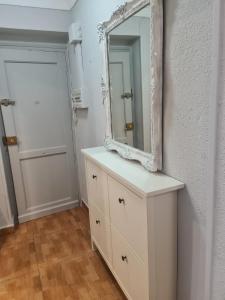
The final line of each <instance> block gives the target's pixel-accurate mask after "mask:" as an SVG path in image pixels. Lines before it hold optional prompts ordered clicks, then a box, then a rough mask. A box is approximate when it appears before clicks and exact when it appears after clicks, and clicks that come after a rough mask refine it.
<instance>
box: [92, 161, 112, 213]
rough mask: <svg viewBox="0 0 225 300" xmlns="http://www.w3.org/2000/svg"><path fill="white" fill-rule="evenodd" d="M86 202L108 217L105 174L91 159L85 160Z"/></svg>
mask: <svg viewBox="0 0 225 300" xmlns="http://www.w3.org/2000/svg"><path fill="white" fill-rule="evenodd" d="M86 173H87V187H88V202H89V204H91V205H94V206H96V207H97V208H98V209H99V210H100V211H101V212H102V213H103V215H104V216H105V217H106V218H109V201H108V188H107V174H106V173H105V172H104V171H103V170H102V169H100V168H99V167H98V166H97V165H95V164H94V163H92V162H91V161H89V160H87V161H86Z"/></svg>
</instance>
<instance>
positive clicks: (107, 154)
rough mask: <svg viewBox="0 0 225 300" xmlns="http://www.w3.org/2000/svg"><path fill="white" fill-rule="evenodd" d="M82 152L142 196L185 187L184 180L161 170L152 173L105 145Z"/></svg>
mask: <svg viewBox="0 0 225 300" xmlns="http://www.w3.org/2000/svg"><path fill="white" fill-rule="evenodd" d="M82 153H83V154H84V155H85V157H86V158H88V159H90V160H91V161H93V162H94V163H95V164H97V165H98V166H100V167H101V168H102V169H104V170H105V172H106V173H108V174H109V175H111V176H113V177H114V178H115V179H116V178H117V179H119V180H120V181H121V182H122V183H123V184H124V185H126V186H128V187H129V188H130V189H132V190H133V191H134V192H136V193H137V194H139V195H140V196H145V197H149V196H155V195H159V194H162V193H166V192H170V191H174V190H178V189H182V188H183V187H184V184H183V183H182V182H180V181H178V180H176V179H174V178H172V177H169V176H167V175H165V174H163V173H160V172H157V173H150V172H148V171H147V170H145V169H144V168H143V167H142V166H141V165H140V164H139V163H138V162H136V161H130V160H125V159H123V158H121V157H120V156H119V155H118V154H117V153H115V152H111V151H108V150H106V149H105V148H104V147H96V148H88V149H83V150H82Z"/></svg>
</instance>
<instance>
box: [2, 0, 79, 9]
mask: <svg viewBox="0 0 225 300" xmlns="http://www.w3.org/2000/svg"><path fill="white" fill-rule="evenodd" d="M76 2H77V0H0V5H1V4H3V5H14V6H15V5H16V6H26V7H35V8H47V9H58V10H70V9H71V8H72V7H73V6H74V5H75V3H76Z"/></svg>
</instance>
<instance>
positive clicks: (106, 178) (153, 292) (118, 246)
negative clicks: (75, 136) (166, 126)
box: [82, 147, 184, 300]
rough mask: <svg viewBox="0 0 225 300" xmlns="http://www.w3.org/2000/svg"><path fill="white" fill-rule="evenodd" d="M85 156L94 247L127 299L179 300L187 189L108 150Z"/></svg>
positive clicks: (91, 149) (173, 180)
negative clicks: (180, 231) (181, 215)
mask: <svg viewBox="0 0 225 300" xmlns="http://www.w3.org/2000/svg"><path fill="white" fill-rule="evenodd" d="M82 152H83V154H84V155H85V164H86V177H87V188H88V204H89V214H90V224H91V239H92V246H93V247H95V246H96V247H97V249H98V250H99V252H100V253H101V255H102V256H103V258H104V260H105V261H106V263H107V264H108V266H109V268H110V270H111V272H112V273H113V275H114V276H115V278H116V280H117V281H118V283H119V285H120V287H121V288H122V290H123V292H124V293H125V295H126V296H127V298H128V299H130V300H131V299H132V300H150V299H151V300H175V299H176V278H177V190H179V189H181V188H183V187H184V184H183V183H181V182H179V181H177V180H175V179H173V178H171V177H168V176H166V175H164V174H162V173H149V172H148V171H146V170H145V169H143V167H141V165H139V164H138V163H137V162H134V161H127V160H124V159H122V158H121V157H119V156H118V155H117V154H116V153H113V152H109V151H107V150H105V148H104V147H98V148H90V149H85V150H82Z"/></svg>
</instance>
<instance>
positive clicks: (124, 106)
mask: <svg viewBox="0 0 225 300" xmlns="http://www.w3.org/2000/svg"><path fill="white" fill-rule="evenodd" d="M109 70H110V85H111V110H112V129H113V137H114V139H115V140H117V141H119V142H121V143H125V144H128V145H130V146H133V130H132V128H130V129H129V128H128V127H129V125H130V124H133V117H132V97H124V96H125V95H126V94H127V95H128V94H131V70H130V52H129V50H127V51H125V50H124V51H122V50H121V51H119V50H110V54H109Z"/></svg>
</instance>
